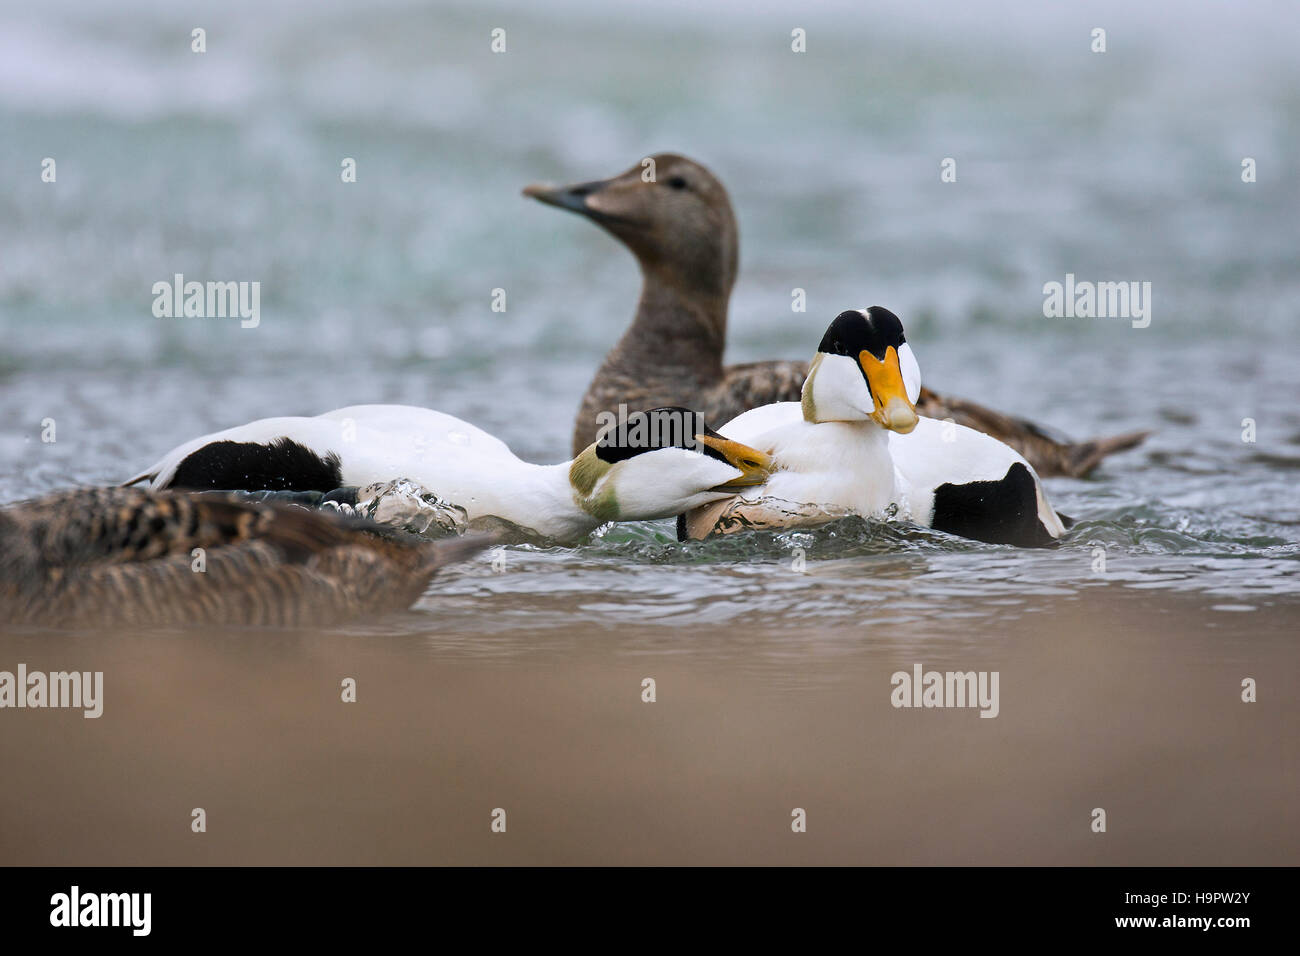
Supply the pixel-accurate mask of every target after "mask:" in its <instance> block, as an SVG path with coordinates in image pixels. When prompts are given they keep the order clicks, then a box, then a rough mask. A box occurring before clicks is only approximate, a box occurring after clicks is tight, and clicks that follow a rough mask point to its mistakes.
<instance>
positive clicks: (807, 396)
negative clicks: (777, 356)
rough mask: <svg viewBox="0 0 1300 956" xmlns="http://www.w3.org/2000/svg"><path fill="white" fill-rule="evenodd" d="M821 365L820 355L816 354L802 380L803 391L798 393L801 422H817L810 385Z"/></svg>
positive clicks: (815, 406) (819, 353) (815, 407)
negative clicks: (801, 413)
mask: <svg viewBox="0 0 1300 956" xmlns="http://www.w3.org/2000/svg"><path fill="white" fill-rule="evenodd" d="M821 365H822V353H821V352H818V353H817V354H816V355H815V356H813V360H812V362H811V363H809V365H808V374H807V375H806V376H805V377H804V380H803V390H802V391H801V392H800V393H799V407H800V409H802V411H803V420H804V421H806V422H815V421H817V405H816V403H814V402H813V390H812V383H813V378H814V377H815V376H816V375H817V370H818V369H819V368H821Z"/></svg>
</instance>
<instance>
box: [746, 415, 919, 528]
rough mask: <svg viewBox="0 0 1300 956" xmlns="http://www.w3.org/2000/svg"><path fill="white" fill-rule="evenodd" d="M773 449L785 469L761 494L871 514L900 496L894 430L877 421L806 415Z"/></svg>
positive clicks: (758, 494)
mask: <svg viewBox="0 0 1300 956" xmlns="http://www.w3.org/2000/svg"><path fill="white" fill-rule="evenodd" d="M773 455H774V457H775V458H776V460H777V461H778V462H780V465H781V470H779V471H777V472H776V473H775V474H774V475H773V476H772V478H771V480H770V481H769V482H768V483H767V484H766V485H765V486H763V488H762V489H759V490H758V491H757V492H756V493H755V495H754V496H756V497H757V496H761V495H765V494H766V495H771V496H772V497H775V498H780V499H784V500H787V501H796V502H800V503H803V504H811V505H822V506H825V507H827V508H838V509H844V510H851V511H853V512H855V513H857V514H862V515H871V516H881V515H883V514H884V513H885V512H886V511H887V509H888V508H889V506H890V505H891V504H893V503H894V502H895V501H896V500H897V494H896V483H895V473H894V461H893V458H892V457H891V455H890V453H889V438H888V434H887V433H886V431H885V430H884V429H883V428H881V427H880V426H879V425H877V424H876V423H875V422H872V421H860V422H820V423H816V424H814V423H811V422H802V421H801V422H799V423H798V426H796V427H793V428H789V429H785V430H783V431H782V432H781V433H780V440H779V444H778V445H777V447H776V448H774V450H773ZM746 497H750V495H748V494H747V495H746Z"/></svg>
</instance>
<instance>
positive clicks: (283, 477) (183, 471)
mask: <svg viewBox="0 0 1300 956" xmlns="http://www.w3.org/2000/svg"><path fill="white" fill-rule="evenodd" d="M342 485H343V467H342V465H341V463H340V462H339V456H338V455H336V454H335V453H334V452H328V453H326V454H325V455H318V454H316V452H314V451H312V450H311V449H310V448H308V447H307V446H306V445H303V444H300V443H299V442H296V441H294V440H293V439H292V438H277V439H275V440H274V441H270V442H266V443H262V442H252V441H214V442H212V443H211V444H208V445H204V446H203V447H202V448H200V449H199V450H198V451H195V452H192V453H190V454H189V455H187V456H186V457H185V459H184V460H183V461H182V462H181V463H180V465H179V466H178V467H177V468H176V473H175V474H174V475H172V479H171V481H169V482H168V483H167V487H169V488H187V489H193V490H214V489H221V488H237V489H240V490H241V491H333V490H334V489H335V488H340V487H342Z"/></svg>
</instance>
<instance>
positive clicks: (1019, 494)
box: [930, 462, 1057, 548]
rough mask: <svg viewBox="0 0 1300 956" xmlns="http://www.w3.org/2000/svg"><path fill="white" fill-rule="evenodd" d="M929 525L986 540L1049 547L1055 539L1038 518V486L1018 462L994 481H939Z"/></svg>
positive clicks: (992, 542)
mask: <svg viewBox="0 0 1300 956" xmlns="http://www.w3.org/2000/svg"><path fill="white" fill-rule="evenodd" d="M930 526H931V527H933V528H936V529H938V530H939V531H946V532H948V533H949V534H955V535H960V536H961V537H963V538H972V539H974V540H975V541H984V542H987V543H988V544H1014V545H1018V546H1019V547H1022V548H1050V547H1052V546H1053V545H1055V544H1056V543H1057V542H1056V539H1055V538H1053V537H1052V536H1051V535H1050V534H1049V533H1048V531H1047V529H1046V528H1044V527H1043V523H1042V522H1041V521H1039V520H1038V489H1037V486H1036V484H1035V482H1034V476H1033V475H1032V474H1031V473H1030V471H1029V469H1028V468H1026V467H1025V466H1024V464H1023V463H1021V462H1016V463H1015V464H1014V465H1012V466H1011V467H1010V468H1008V469H1007V473H1006V475H1004V476H1003V477H1002V478H999V479H998V480H997V481H971V482H967V483H966V484H962V485H953V484H946V483H945V484H942V485H940V486H939V487H938V488H936V489H935V491H934V518H933V520H932V521H931V522H930Z"/></svg>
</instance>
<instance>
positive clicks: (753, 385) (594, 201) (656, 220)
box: [524, 153, 1148, 476]
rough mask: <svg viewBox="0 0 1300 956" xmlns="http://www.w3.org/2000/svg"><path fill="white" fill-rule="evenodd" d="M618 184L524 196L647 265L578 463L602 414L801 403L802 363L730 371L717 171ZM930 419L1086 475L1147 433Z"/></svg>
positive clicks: (927, 410) (671, 159)
mask: <svg viewBox="0 0 1300 956" xmlns="http://www.w3.org/2000/svg"><path fill="white" fill-rule="evenodd" d="M650 158H651V159H653V160H654V164H655V165H654V170H655V177H654V180H653V181H651V182H647V181H646V180H645V179H643V176H642V174H643V172H644V167H643V166H642V165H641V164H640V163H638V164H637V165H635V166H633V167H632V168H631V169H628V170H627V171H626V172H624V173H621V174H619V175H617V176H615V177H613V178H611V179H604V180H597V181H593V182H585V183H578V184H576V185H571V186H560V187H555V186H548V185H532V186H528V187H527V188H525V189H524V195H525V196H529V197H531V198H533V199H536V200H538V201H539V202H543V203H546V204H548V205H551V206H558V207H559V208H561V209H567V210H569V211H570V212H575V213H578V214H579V215H582V216H585V217H586V218H587V219H590V220H591V221H592V222H594V223H596V224H597V225H599V226H601V227H602V228H603V229H605V230H606V231H607V232H609V233H610V234H611V235H613V236H614V237H615V238H616V239H618V240H619V241H620V242H622V243H623V244H624V245H625V246H627V248H628V249H630V250H631V251H632V254H633V255H635V256H636V259H637V262H638V263H639V264H640V266H641V274H642V285H641V298H640V301H639V303H638V305H637V310H636V317H635V318H634V319H633V321H632V324H631V326H630V327H629V328H628V329H627V331H626V332H624V333H623V337H622V338H621V339H620V340H619V341H618V344H616V345H615V346H614V348H613V349H611V350H610V352H609V354H608V355H606V356H605V361H604V362H603V363H602V364H601V366H600V369H599V371H597V373H596V376H595V378H594V379H593V380H592V382H591V385H590V386H589V387H588V389H587V393H586V395H584V396H583V399H582V404H581V406H580V408H579V410H578V417H577V419H576V421H575V423H574V429H573V450H574V454H577V453H578V452H579V451H580V450H581V449H583V448H585V447H586V446H587V445H588V444H589V443H590V442H591V441H593V440H594V438H595V434H596V430H597V421H598V416H599V414H600V413H601V412H603V411H608V410H610V409H614V408H617V407H618V406H619V404H624V405H626V406H627V407H630V408H645V407H648V406H651V405H678V404H680V405H687V406H690V407H691V408H694V409H698V410H699V411H700V412H702V413H703V414H704V416H705V417H706V418H708V419H709V420H710V421H727V420H729V419H731V418H734V417H735V416H737V415H739V414H740V413H741V412H743V411H746V410H748V409H751V408H757V407H760V406H763V405H767V404H770V403H773V402H783V401H798V400H799V396H800V393H801V389H802V387H803V382H804V379H805V377H806V376H807V372H808V366H807V365H806V364H805V363H803V362H794V361H772V362H754V363H749V364H744V365H728V366H724V365H723V364H722V355H723V351H724V349H725V347H726V342H727V306H728V301H729V300H730V298H731V290H732V286H733V285H734V283H735V280H736V273H737V267H738V259H739V253H738V248H739V230H738V229H737V226H736V219H735V215H734V213H733V212H732V208H731V201H730V199H729V198H728V196H727V191H726V190H725V189H724V188H723V186H722V183H720V182H719V181H718V179H717V177H715V176H714V175H713V174H712V173H711V172H710V171H709V170H708V169H706V168H705V167H704V166H702V165H701V164H700V163H697V162H695V161H694V160H691V159H687V158H686V157H684V156H679V155H676V154H673V153H659V154H657V155H655V156H653V157H650ZM917 408H918V410H919V411H920V412H921V414H923V415H925V416H928V417H931V418H938V419H946V418H951V419H952V420H953V421H955V422H956V423H957V424H959V425H965V426H967V427H970V428H974V429H976V430H978V431H982V432H985V433H986V434H989V435H992V436H993V437H995V438H997V439H999V440H1001V441H1003V442H1005V443H1006V444H1008V445H1010V446H1012V447H1013V448H1015V449H1016V450H1017V451H1019V452H1020V453H1021V454H1022V455H1024V457H1025V458H1027V459H1028V460H1029V461H1030V462H1032V463H1033V465H1034V467H1035V468H1036V469H1037V470H1038V472H1039V473H1040V474H1042V475H1047V476H1055V475H1074V476H1079V475H1085V474H1087V473H1088V472H1089V471H1091V470H1092V469H1093V468H1094V467H1095V466H1096V465H1097V463H1098V462H1099V461H1101V459H1102V458H1104V457H1105V456H1107V455H1110V454H1113V453H1114V452H1117V451H1122V450H1124V449H1126V448H1132V447H1133V446H1135V445H1137V444H1139V443H1140V442H1141V441H1142V440H1143V439H1144V438H1145V437H1146V435H1147V434H1148V433H1147V432H1132V433H1129V434H1125V435H1116V436H1113V437H1110V438H1094V439H1091V440H1089V441H1084V442H1077V443H1076V442H1069V441H1058V440H1057V439H1055V438H1053V437H1051V436H1050V435H1049V434H1048V433H1047V432H1046V431H1044V430H1043V429H1042V428H1040V427H1039V426H1037V425H1035V424H1033V423H1032V422H1029V421H1026V420H1024V419H1021V418H1016V417H1013V416H1010V415H1004V414H1002V413H1000V412H996V411H993V410H991V409H988V408H984V407H983V406H980V405H977V404H975V403H974V402H970V401H966V400H964V399H960V398H954V397H952V396H946V395H940V394H936V393H935V392H933V391H930V390H928V389H922V391H921V394H920V395H919V396H918V398H917Z"/></svg>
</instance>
